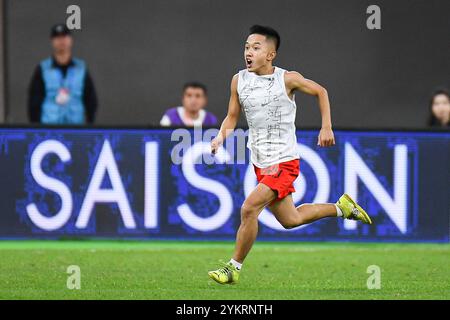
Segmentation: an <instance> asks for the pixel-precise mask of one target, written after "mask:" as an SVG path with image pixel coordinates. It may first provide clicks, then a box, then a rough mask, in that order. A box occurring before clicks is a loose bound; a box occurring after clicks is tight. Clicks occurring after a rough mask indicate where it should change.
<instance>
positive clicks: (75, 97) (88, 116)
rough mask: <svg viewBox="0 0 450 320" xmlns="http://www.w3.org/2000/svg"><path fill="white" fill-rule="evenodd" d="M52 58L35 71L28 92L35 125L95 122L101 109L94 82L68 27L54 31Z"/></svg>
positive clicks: (60, 25) (32, 119) (54, 29)
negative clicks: (76, 52)
mask: <svg viewBox="0 0 450 320" xmlns="http://www.w3.org/2000/svg"><path fill="white" fill-rule="evenodd" d="M50 38H51V45H52V48H53V53H52V56H51V57H49V58H47V59H45V60H43V61H42V62H41V63H40V64H39V65H38V66H37V67H36V69H35V71H34V74H33V76H32V79H31V83H30V85H29V89H28V116H29V120H30V121H31V122H33V123H42V124H86V123H93V122H94V119H95V113H96V110H97V95H96V92H95V87H94V83H93V81H92V78H91V76H90V74H89V71H88V69H87V67H86V64H85V62H84V61H83V60H80V59H77V58H75V57H73V55H72V46H73V38H72V34H71V32H70V30H69V29H68V28H67V26H66V25H65V24H57V25H55V26H53V27H52V29H51V31H50Z"/></svg>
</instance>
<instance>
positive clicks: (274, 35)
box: [249, 24, 281, 51]
mask: <svg viewBox="0 0 450 320" xmlns="http://www.w3.org/2000/svg"><path fill="white" fill-rule="evenodd" d="M251 34H260V35H263V36H266V38H267V39H270V40H273V41H274V42H275V49H276V50H277V51H278V48H279V47H280V42H281V38H280V35H279V34H278V32H277V31H276V30H275V29H273V28H271V27H266V26H260V25H258V24H255V25H253V26H251V27H250V33H249V35H251Z"/></svg>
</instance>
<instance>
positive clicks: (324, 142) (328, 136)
mask: <svg viewBox="0 0 450 320" xmlns="http://www.w3.org/2000/svg"><path fill="white" fill-rule="evenodd" d="M335 144H336V142H335V140H334V133H333V130H331V128H322V129H321V130H320V133H319V138H318V139H317V145H318V146H321V147H330V146H334V145H335Z"/></svg>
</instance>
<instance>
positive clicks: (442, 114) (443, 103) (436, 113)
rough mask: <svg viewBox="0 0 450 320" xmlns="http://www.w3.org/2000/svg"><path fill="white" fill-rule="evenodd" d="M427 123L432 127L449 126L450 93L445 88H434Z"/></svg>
mask: <svg viewBox="0 0 450 320" xmlns="http://www.w3.org/2000/svg"><path fill="white" fill-rule="evenodd" d="M428 124H429V125H430V126H432V127H446V128H450V95H449V92H448V91H447V90H445V89H439V90H436V91H435V92H434V93H433V95H432V96H431V99H430V119H429V122H428Z"/></svg>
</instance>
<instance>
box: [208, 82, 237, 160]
mask: <svg viewBox="0 0 450 320" xmlns="http://www.w3.org/2000/svg"><path fill="white" fill-rule="evenodd" d="M237 83H238V75H237V74H236V75H234V76H233V79H232V80H231V94H230V102H229V103H228V113H227V116H226V117H225V119H223V122H222V125H221V126H220V131H219V134H218V135H217V137H215V138H214V139H213V140H212V141H211V153H212V154H215V153H216V152H217V150H218V149H219V147H220V146H221V145H222V143H223V141H224V140H225V139H226V138H227V136H228V135H230V134H231V132H233V130H234V128H236V124H237V122H238V120H239V115H240V112H241V105H240V103H239V96H238V93H237Z"/></svg>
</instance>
